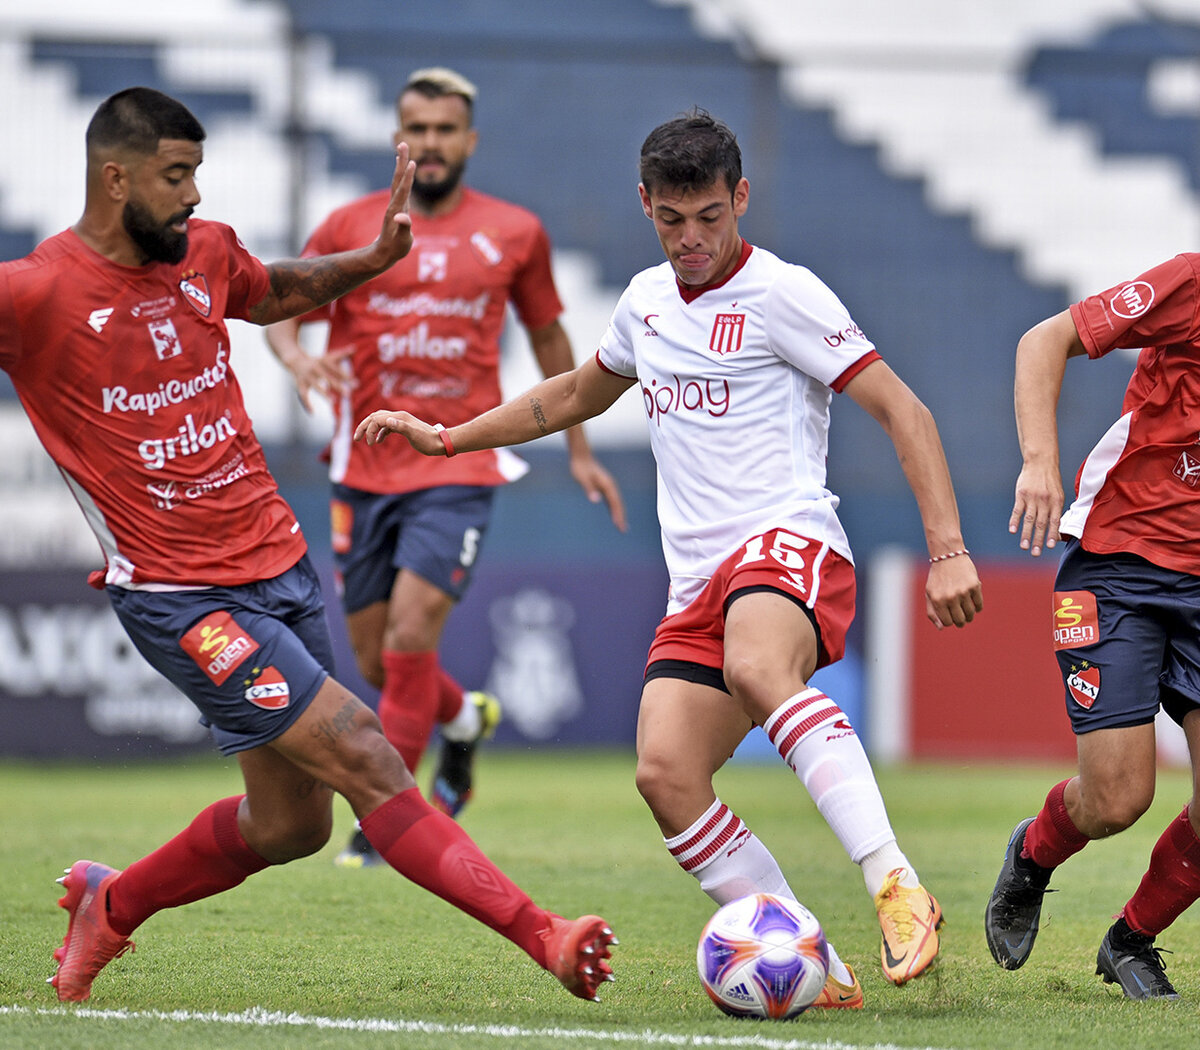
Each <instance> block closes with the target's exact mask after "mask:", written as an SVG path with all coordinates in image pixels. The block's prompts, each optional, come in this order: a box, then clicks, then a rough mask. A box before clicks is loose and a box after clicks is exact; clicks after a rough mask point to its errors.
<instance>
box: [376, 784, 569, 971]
mask: <svg viewBox="0 0 1200 1050" xmlns="http://www.w3.org/2000/svg"><path fill="white" fill-rule="evenodd" d="M360 823H361V824H362V829H363V833H364V834H365V835H366V836H367V838H368V839H369V840H370V843H371V845H372V846H374V847H375V849H376V850H377V851H378V852H379V854H380V856H382V857H383V859H384V860H386V861H387V862H388V863H389V864H390V865H391V866H392V867H393V868H395V869H396V870H397V871H398V872H400V874H401V875H403V876H404V877H405V878H406V879H411V880H412V881H413V882H415V883H416V884H417V885H418V886H421V887H423V888H424V889H427V890H429V891H430V892H431V893H436V894H437V895H438V896H439V897H441V898H442V900H444V901H448V902H449V903H450V904H453V905H454V906H455V907H456V908H458V909H459V910H460V911H464V912H466V913H467V914H468V915H470V916H471V917H472V918H474V919H478V920H479V921H480V922H482V923H483V924H484V925H486V926H490V927H491V928H492V929H493V930H495V931H496V932H497V933H499V934H500V935H501V936H503V937H507V938H508V939H509V940H510V941H512V942H513V944H515V945H517V947H518V948H522V949H524V950H525V952H526V953H528V954H529V956H530V957H531V958H532V959H533V961H534V962H536V963H537V964H538V965H539V966H541V967H542V968H543V969H544V968H545V966H546V946H545V944H544V943H543V941H542V938H541V936H540V934H542V933H544V932H545V930H546V929H547V927H548V926H549V918H550V913H548V912H546V911H543V910H542V909H541V908H539V907H538V906H537V905H536V904H534V903H533V901H532V900H530V899H529V896H528V894H526V893H525V891H524V890H522V889H521V888H520V887H519V886H517V885H516V883H514V882H513V881H512V880H511V879H509V878H508V876H507V875H505V874H504V873H503V872H502V871H501V870H500V869H499V868H497V867H496V865H495V864H493V863H492V862H491V861H490V860H488V858H487V857H486V856H485V855H484V853H483V851H482V850H480V848H479V847H478V846H476V845H475V843H474V842H472V841H471V838H470V836H468V835H467V833H466V832H465V831H463V829H462V828H461V827H459V826H458V825H457V824H456V823H455V822H454V821H453V820H451V819H450V818H449V817H447V816H445V815H444V814H442V813H439V812H438V811H437V810H436V809H434V808H433V807H432V806H430V805H429V803H427V802H426V801H425V800H424V799H423V798H422V797H421V793H420V791H418V790H417V789H416V788H409V789H408V790H407V791H401V792H400V794H398V795H396V796H395V797H394V798H391V799H389V800H388V801H387V802H385V803H384V804H383V805H382V806H380V807H379V808H378V809H375V810H372V811H371V812H370V813H368V814H367V815H366V816H365V817H363V818H362V820H361V822H360Z"/></svg>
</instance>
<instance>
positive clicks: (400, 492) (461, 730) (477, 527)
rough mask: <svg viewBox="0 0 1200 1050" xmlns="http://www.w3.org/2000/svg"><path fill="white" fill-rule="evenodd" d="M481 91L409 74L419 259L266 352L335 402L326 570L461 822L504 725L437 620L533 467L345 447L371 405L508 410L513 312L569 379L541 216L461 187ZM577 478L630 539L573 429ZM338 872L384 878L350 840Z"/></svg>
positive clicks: (387, 700)
mask: <svg viewBox="0 0 1200 1050" xmlns="http://www.w3.org/2000/svg"><path fill="white" fill-rule="evenodd" d="M475 94H476V89H475V85H474V84H472V83H471V82H470V81H469V80H467V79H466V78H465V77H463V76H461V75H460V74H458V73H456V72H454V71H453V70H449V69H441V68H432V69H421V70H418V71H416V72H415V73H413V74H412V75H411V76H410V77H409V79H408V82H407V83H406V84H405V85H404V88H403V89H402V90H401V92H400V95H399V98H398V99H397V114H398V119H399V126H398V128H397V131H396V133H395V136H394V139H395V142H397V143H400V142H405V143H407V144H408V148H409V151H410V155H411V156H412V158H413V160H414V161H415V162H416V165H417V173H416V179H415V181H414V183H413V192H412V205H411V211H412V220H413V251H412V253H411V254H410V255H409V256H408V258H407V259H405V260H404V261H403V262H402V263H400V264H399V265H397V266H393V267H392V268H391V269H390V270H389V271H388V272H387V273H386V274H384V275H382V276H381V277H379V278H377V279H376V280H374V281H371V282H370V283H369V284H366V285H364V286H362V287H361V288H359V289H357V290H356V292H354V293H353V294H351V295H348V296H344V297H343V298H341V299H340V300H338V301H337V302H335V303H330V304H329V306H328V307H326V308H325V309H324V310H322V311H320V312H318V313H315V314H311V315H309V316H307V317H305V318H296V319H291V320H288V321H284V322H282V323H280V324H277V325H272V326H271V327H270V328H269V329H268V330H267V340H268V342H269V343H270V345H271V347H272V349H273V350H274V351H275V353H276V355H277V356H278V357H279V359H280V360H281V361H282V362H283V363H284V364H285V365H286V366H287V368H288V369H289V370H290V371H291V372H292V374H293V376H294V377H295V380H296V386H297V388H298V390H299V393H300V398H301V400H302V402H303V403H304V405H305V407H306V408H308V407H309V404H310V402H309V395H310V393H311V392H312V391H314V390H316V391H320V392H322V393H326V394H328V395H329V396H330V400H331V401H332V404H333V409H334V414H335V416H336V419H337V423H336V429H335V432H334V437H333V442H332V445H331V448H330V477H331V479H332V482H333V492H332V500H331V507H330V509H331V526H332V541H333V555H334V561H335V564H336V567H337V571H338V576H339V579H340V584H341V592H342V593H341V599H342V605H343V608H344V610H345V614H346V626H347V629H348V632H349V636H350V642H351V644H352V646H353V648H354V652H355V656H356V659H357V661H358V666H359V670H360V671H361V672H362V675H363V677H364V678H365V679H366V680H367V681H368V682H370V683H371V684H372V685H374V686H375V687H376V688H378V689H380V691H381V692H380V697H379V718H380V721H381V722H382V723H383V729H384V733H385V734H386V735H387V738H388V739H389V740H390V741H391V742H392V744H393V745H394V746H395V747H396V749H397V750H398V751H399V752H400V754H401V755H402V756H403V757H404V760H405V762H406V764H407V765H408V767H409V768H410V769H412V770H415V769H416V768H417V764H418V763H419V762H420V759H421V755H422V754H423V753H424V750H425V747H426V745H427V744H428V741H429V737H430V734H431V732H432V730H433V726H434V725H435V724H440V725H441V727H442V737H443V745H442V752H441V756H440V759H439V762H438V767H437V771H436V773H435V775H434V782H433V785H432V795H431V801H432V802H433V804H434V805H435V806H437V807H438V808H439V809H441V810H442V811H443V812H445V813H447V814H449V815H450V816H455V815H457V813H458V812H459V810H460V809H461V808H462V806H463V805H464V803H466V801H467V800H468V798H469V797H470V795H471V786H472V759H473V755H474V749H475V744H476V742H477V741H478V740H480V739H481V738H483V737H486V736H488V735H490V734H491V732H492V731H493V730H494V728H495V726H496V723H497V722H498V720H499V718H500V706H499V703H498V701H497V700H496V698H495V697H492V696H489V695H488V694H486V693H483V692H479V691H471V692H464V690H463V688H462V686H460V685H459V684H458V683H457V682H456V681H455V680H454V679H453V678H452V677H451V676H450V675H449V674H448V673H447V672H446V671H445V669H444V668H442V666H441V665H440V663H439V661H438V653H437V649H438V644H439V641H440V639H441V635H442V630H443V628H444V627H445V624H446V619H447V617H448V616H449V615H450V612H451V610H452V609H453V607H454V605H455V603H456V602H457V601H459V600H460V599H461V598H462V596H463V594H464V592H465V591H466V588H467V585H468V583H469V582H470V578H471V573H472V570H473V568H474V565H475V560H476V557H477V556H478V553H479V547H480V544H481V543H482V541H483V537H484V534H485V533H486V531H487V527H488V522H489V519H490V515H491V508H492V502H493V497H494V493H495V487H496V486H497V485H502V484H504V483H506V482H509V481H514V480H516V479H517V478H519V477H521V476H522V475H523V474H524V473H525V472H526V470H527V469H528V467H527V465H526V464H525V463H524V462H523V461H522V460H520V459H519V458H517V457H516V456H514V455H513V454H512V453H510V452H507V451H500V452H492V451H486V452H484V451H481V452H475V453H472V454H470V455H464V456H460V457H458V458H456V459H454V460H452V461H451V460H430V459H427V458H425V457H423V456H420V455H418V454H416V453H415V452H413V450H412V449H410V448H409V447H408V446H407V445H405V444H404V443H403V442H392V443H391V444H390V445H388V446H384V447H370V448H368V447H366V446H364V445H362V444H361V443H359V444H355V443H354V442H353V441H352V440H351V433H352V430H353V427H354V423H355V421H356V420H358V419H361V418H362V417H363V416H364V415H365V414H366V413H367V412H368V411H370V409H372V408H374V407H376V406H378V405H379V404H380V403H381V402H385V403H387V404H394V405H397V406H400V407H402V408H404V409H406V410H408V411H411V412H412V413H414V414H415V415H417V416H421V417H422V418H437V419H444V420H445V421H446V422H447V423H457V422H462V421H464V420H467V419H470V418H471V417H473V416H475V415H478V414H479V413H480V412H483V411H486V410H487V409H489V408H492V407H493V406H495V405H497V404H499V403H500V397H501V393H500V371H499V367H500V335H501V330H502V328H503V325H504V320H505V308H506V305H507V304H508V303H509V302H511V303H512V304H513V306H514V307H515V308H516V313H517V316H518V317H519V318H520V321H521V323H522V324H523V325H524V327H525V328H526V330H527V332H528V334H529V339H530V342H531V344H532V347H533V353H534V355H535V357H536V358H537V362H538V366H539V368H540V369H541V372H542V374H543V375H545V376H551V375H557V374H558V373H560V372H565V371H568V370H569V369H571V368H572V367H573V366H574V359H573V356H572V351H571V344H570V342H569V340H568V338H567V334H566V332H565V331H564V329H563V327H562V324H561V323H560V322H559V315H560V314H561V313H562V304H561V302H560V301H559V298H558V294H557V291H556V290H555V286H554V279H553V276H552V274H551V269H550V242H549V239H548V237H547V236H546V233H545V230H544V229H543V228H542V225H541V223H540V222H539V220H538V219H537V217H536V216H535V215H533V214H532V213H531V212H529V211H527V210H525V209H524V208H520V207H518V206H516V205H514V204H510V203H508V202H506V201H502V200H499V199H497V198H495V197H490V196H487V195H485V194H483V193H480V192H478V191H476V190H474V189H471V188H470V187H467V186H465V185H463V182H462V177H463V172H464V171H465V169H466V164H467V159H468V158H469V157H470V156H471V154H472V153H474V151H475V146H476V142H477V139H478V132H477V131H476V129H475V127H474V126H473V112H474V102H475ZM385 196H386V191H379V192H376V193H371V194H368V195H367V196H365V197H362V198H360V199H358V200H356V201H353V202H351V203H350V204H347V205H345V206H344V207H342V208H339V209H337V210H336V211H334V212H333V213H332V214H331V215H330V216H329V217H328V218H327V219H325V221H324V222H322V223H321V225H320V226H319V227H318V228H317V229H316V231H315V232H314V233H313V234H312V236H311V237H310V238H309V240H308V243H307V245H306V246H305V248H304V251H303V255H304V256H311V255H324V254H328V253H330V252H337V251H344V250H346V249H347V248H351V247H357V246H359V245H361V244H363V243H365V238H366V237H367V236H368V232H369V231H370V229H371V228H372V224H373V223H375V222H376V219H375V216H376V215H377V213H378V211H379V207H380V202H381V199H382V198H384V197H385ZM312 320H328V321H329V323H330V329H329V339H328V348H327V352H326V353H325V354H323V355H321V356H319V357H318V356H312V355H309V354H308V353H306V352H305V350H304V348H303V346H302V345H301V343H300V340H299V333H300V326H301V324H302V322H304V321H312ZM566 440H567V450H568V456H569V461H570V470H571V474H572V476H573V477H574V478H575V479H576V480H577V481H578V482H579V484H580V485H581V486H582V487H583V490H584V492H585V493H586V494H587V497H588V498H589V499H590V500H592V501H598V500H600V499H603V500H604V501H605V502H606V503H607V504H608V507H609V510H610V512H611V514H612V518H613V521H614V523H615V524H616V525H617V527H618V528H620V529H622V530H624V528H625V510H624V506H623V504H622V499H621V494H620V491H619V489H618V487H617V485H616V483H615V482H614V480H613V479H612V477H611V476H610V475H609V474H608V472H607V471H606V470H604V468H603V467H602V466H601V465H600V464H599V463H598V462H597V461H596V459H595V458H594V457H593V456H592V453H591V450H590V449H589V447H588V443H587V440H586V438H585V437H584V433H583V430H582V428H580V427H573V428H571V429H569V430H568V432H567V435H566ZM338 862H339V863H341V864H344V865H346V866H360V865H363V864H371V863H377V862H378V857H377V856H376V855H375V854H374V852H373V851H372V850H371V848H370V844H369V843H368V842H367V841H366V839H365V838H364V837H363V836H362V834H361V833H356V834H355V835H354V837H353V838H352V840H351V842H350V843H349V845H348V846H347V847H346V849H345V850H344V851H343V852H342V853H341V854H340V855H339V857H338Z"/></svg>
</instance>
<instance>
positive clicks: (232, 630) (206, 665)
mask: <svg viewBox="0 0 1200 1050" xmlns="http://www.w3.org/2000/svg"><path fill="white" fill-rule="evenodd" d="M179 645H180V646H181V648H182V649H183V651H184V652H185V653H187V654H188V656H190V657H191V658H192V659H193V660H195V661H196V664H197V666H198V667H199V668H200V670H202V671H203V672H204V673H205V674H206V675H208V677H209V678H211V679H212V681H213V682H214V683H215V684H216V685H224V684H225V679H227V678H228V677H229V676H230V675H231V674H232V673H233V669H234V668H235V667H237V665H238V664H240V663H241V662H242V661H243V660H245V659H246V658H247V657H248V656H250V655H251V654H252V653H254V652H255V651H257V649H258V642H256V641H255V640H254V639H253V638H251V637H250V635H248V634H247V633H246V632H245V631H243V630H242V629H241V628H240V627H239V626H238V625H237V622H236V621H235V620H234V618H233V617H232V616H230V615H229V613H227V612H225V611H224V610H221V611H220V612H214V613H209V614H208V615H207V616H206V617H204V619H203V620H201V621H200V622H199V623H198V624H196V625H195V626H194V627H192V628H191V629H190V630H189V631H188V632H187V634H185V635H184V636H183V637H182V638H180V639H179Z"/></svg>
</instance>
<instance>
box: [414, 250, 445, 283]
mask: <svg viewBox="0 0 1200 1050" xmlns="http://www.w3.org/2000/svg"><path fill="white" fill-rule="evenodd" d="M449 263H450V256H449V254H448V253H447V252H444V251H437V252H431V251H423V252H421V253H420V254H419V255H418V256H417V280H418V281H444V280H445V279H446V270H447V268H448V266H449Z"/></svg>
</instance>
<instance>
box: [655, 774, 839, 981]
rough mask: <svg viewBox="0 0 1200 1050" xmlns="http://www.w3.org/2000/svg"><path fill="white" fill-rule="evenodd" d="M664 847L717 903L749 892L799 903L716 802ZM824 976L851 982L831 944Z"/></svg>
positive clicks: (753, 838) (757, 845)
mask: <svg viewBox="0 0 1200 1050" xmlns="http://www.w3.org/2000/svg"><path fill="white" fill-rule="evenodd" d="M663 842H664V843H665V844H666V847H667V850H668V851H669V852H670V854H671V856H672V857H674V858H675V861H676V863H677V864H678V865H679V866H680V867H681V868H683V870H684V871H686V872H687V873H688V874H689V875H692V876H694V877H695V878H696V880H697V881H698V882H699V883H700V888H701V889H702V890H703V891H704V892H705V893H707V894H708V895H709V896H710V897H711V898H712V899H713V900H714V901H716V902H717V904H728V903H729V902H730V901H733V900H737V899H738V898H739V897H748V896H749V895H750V894H752V893H773V894H775V895H776V896H777V897H786V898H788V899H789V900H797V899H798V898H797V897H796V895H795V894H794V893H793V892H792V888H791V887H790V886H789V885H788V883H787V879H785V878H784V877H783V872H782V871H781V870H780V868H779V864H778V863H777V862H776V860H775V858H774V857H773V856H771V852H770V850H768V849H767V847H766V846H764V845H763V843H762V840H761V839H759V837H758V836H757V835H755V834H754V832H752V831H751V830H750V829H749V828H748V827H746V825H745V824H743V823H742V821H741V819H740V818H739V817H738V815H737V814H736V813H734V812H733V810H731V809H730V808H729V807H728V806H726V805H725V803H724V802H722V801H721V800H720V799H719V798H718V799H717V800H716V801H715V802H713V804H712V805H711V806H709V807H708V809H706V810H705V811H704V813H703V814H701V816H700V818H699V819H698V820H696V821H695V822H694V823H693V824H692V826H691V827H689V828H688V829H687V830H685V831H683V832H681V833H680V834H678V835H675V836H673V837H672V838H669V839H664V840H663ZM828 939H829V938H828V934H827V935H826V941H828ZM829 972H830V973H831V974H832V975H833V976H834V978H835V979H836V980H838V981H841V983H842V984H849V983H850V972H849V971H848V970H847V969H846V964H845V963H843V962H842V960H841V958H840V957H839V956H838V953H837V952H836V951H835V950H834V947H833V944H832V943H830V944H829Z"/></svg>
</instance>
